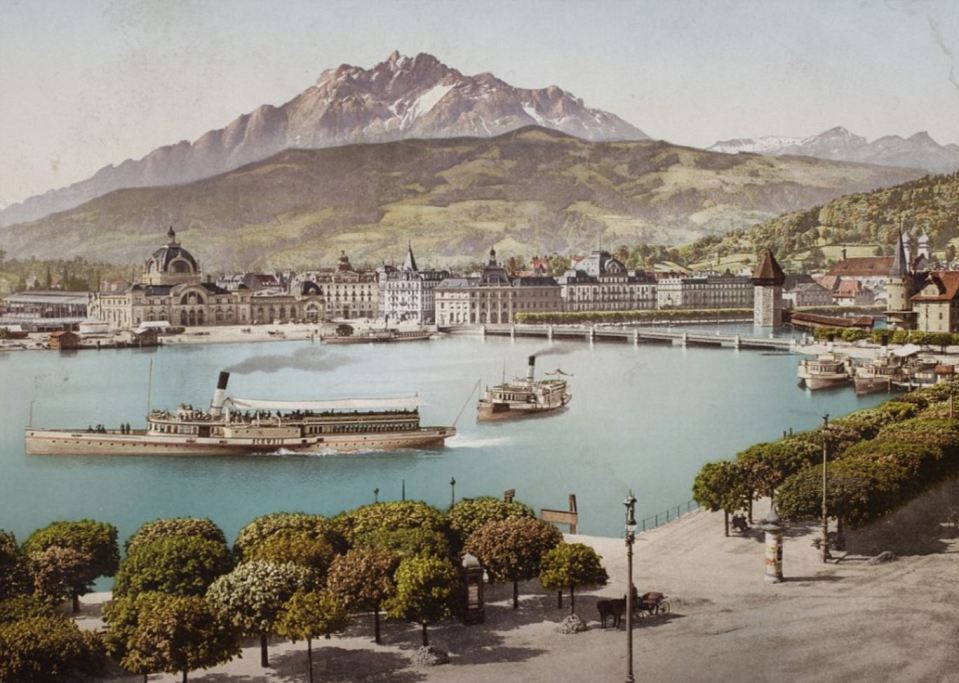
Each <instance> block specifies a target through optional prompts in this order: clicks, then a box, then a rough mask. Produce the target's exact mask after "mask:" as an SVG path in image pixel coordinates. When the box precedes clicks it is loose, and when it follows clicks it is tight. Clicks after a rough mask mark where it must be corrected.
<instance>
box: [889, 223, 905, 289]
mask: <svg viewBox="0 0 959 683" xmlns="http://www.w3.org/2000/svg"><path fill="white" fill-rule="evenodd" d="M889 274H890V275H891V276H892V277H905V276H906V275H908V274H909V259H907V258H906V249H905V247H904V246H903V242H902V226H901V225H900V226H899V237H898V239H896V252H895V253H894V254H893V257H892V267H891V268H890V269H889Z"/></svg>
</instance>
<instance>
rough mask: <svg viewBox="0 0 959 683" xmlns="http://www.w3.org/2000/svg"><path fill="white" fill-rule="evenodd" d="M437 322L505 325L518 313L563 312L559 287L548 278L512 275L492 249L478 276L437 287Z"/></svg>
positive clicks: (450, 279) (443, 283)
mask: <svg viewBox="0 0 959 683" xmlns="http://www.w3.org/2000/svg"><path fill="white" fill-rule="evenodd" d="M435 291H436V323H437V325H440V326H449V325H484V324H503V323H512V322H514V321H515V318H516V314H517V313H548V312H554V311H561V310H562V308H563V300H562V296H561V294H560V285H559V283H558V282H556V280H555V279H554V278H552V277H549V276H532V277H526V276H520V277H515V276H510V275H509V274H508V273H507V272H506V269H505V268H503V267H502V266H501V265H499V263H497V261H496V251H495V250H494V249H490V252H489V260H488V261H487V264H486V266H485V267H484V268H483V272H482V274H481V275H480V276H479V277H463V278H447V279H445V280H443V281H442V282H441V283H439V285H437V287H436V290H435Z"/></svg>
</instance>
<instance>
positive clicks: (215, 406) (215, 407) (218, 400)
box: [210, 370, 230, 417]
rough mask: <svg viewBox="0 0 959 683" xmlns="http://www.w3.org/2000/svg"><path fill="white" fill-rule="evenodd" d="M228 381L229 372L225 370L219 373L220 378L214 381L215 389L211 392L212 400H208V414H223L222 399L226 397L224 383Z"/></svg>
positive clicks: (213, 415)
mask: <svg viewBox="0 0 959 683" xmlns="http://www.w3.org/2000/svg"><path fill="white" fill-rule="evenodd" d="M229 381H230V373H229V372H226V371H225V370H224V371H223V372H221V373H220V378H219V380H217V383H216V391H214V392H213V400H211V401H210V415H211V416H212V417H220V416H221V415H223V401H224V400H225V399H226V385H227V382H229Z"/></svg>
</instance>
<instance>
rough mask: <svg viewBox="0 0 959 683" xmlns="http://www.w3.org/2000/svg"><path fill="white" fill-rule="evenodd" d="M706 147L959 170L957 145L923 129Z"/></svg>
mask: <svg viewBox="0 0 959 683" xmlns="http://www.w3.org/2000/svg"><path fill="white" fill-rule="evenodd" d="M707 149H708V150H709V151H711V152H725V153H727V154H735V153H738V152H751V153H755V154H770V155H773V156H782V155H786V154H794V155H799V156H810V157H816V158H817V159H831V160H834V161H854V162H857V163H863V164H879V165H882V166H900V167H906V168H921V169H924V170H926V171H929V172H931V173H951V172H952V171H955V170H957V169H959V145H955V144H949V145H940V144H939V143H937V142H936V141H935V140H933V139H932V138H931V137H930V136H929V134H928V133H926V132H924V131H923V132H920V133H916V134H915V135H912V136H910V137H908V138H901V137H899V136H898V135H886V136H884V137H881V138H879V139H877V140H873V141H872V142H869V141H867V140H866V138H864V137H862V136H860V135H856V134H854V133H850V132H849V131H848V130H846V129H845V128H842V127H837V128H831V129H829V130H827V131H825V132H824V133H820V134H819V135H813V136H811V137H808V138H794V137H783V136H766V137H760V138H741V139H734V140H720V141H719V142H717V143H716V144H714V145H712V146H711V147H708V148H707Z"/></svg>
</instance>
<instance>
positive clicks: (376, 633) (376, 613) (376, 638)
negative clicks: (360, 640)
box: [373, 607, 382, 645]
mask: <svg viewBox="0 0 959 683" xmlns="http://www.w3.org/2000/svg"><path fill="white" fill-rule="evenodd" d="M373 642H374V643H376V644H377V645H381V644H382V643H381V642H380V608H379V607H374V608H373Z"/></svg>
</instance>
